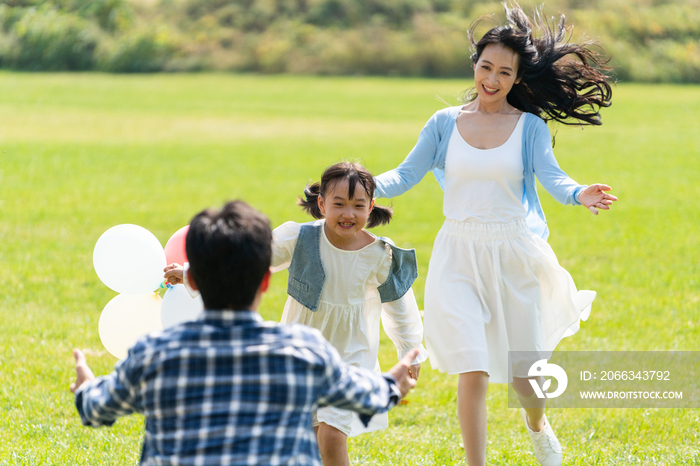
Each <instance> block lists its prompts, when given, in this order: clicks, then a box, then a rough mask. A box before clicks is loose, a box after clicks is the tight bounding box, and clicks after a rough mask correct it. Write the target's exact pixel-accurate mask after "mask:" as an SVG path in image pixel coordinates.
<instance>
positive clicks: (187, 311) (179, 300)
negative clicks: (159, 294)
mask: <svg viewBox="0 0 700 466" xmlns="http://www.w3.org/2000/svg"><path fill="white" fill-rule="evenodd" d="M203 311H204V303H203V302H202V298H201V296H197V297H196V298H193V297H192V296H190V293H189V292H188V291H187V288H185V285H174V286H172V287H170V288H168V290H167V291H166V292H165V295H164V296H163V304H162V305H161V307H160V319H161V322H162V323H163V328H168V327H172V326H174V325H177V324H180V323H182V322H189V321H191V320H195V319H197V318H199V317H200V316H201V315H202V312H203Z"/></svg>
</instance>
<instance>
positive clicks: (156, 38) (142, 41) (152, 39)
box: [100, 31, 175, 73]
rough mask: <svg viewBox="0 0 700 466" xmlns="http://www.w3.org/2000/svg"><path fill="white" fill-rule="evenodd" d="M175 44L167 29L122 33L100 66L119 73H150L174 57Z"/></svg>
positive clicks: (105, 54) (105, 53)
mask: <svg viewBox="0 0 700 466" xmlns="http://www.w3.org/2000/svg"><path fill="white" fill-rule="evenodd" d="M174 52H175V46H174V45H173V44H172V43H171V42H170V38H169V36H168V34H167V31H163V32H161V33H155V32H151V31H135V32H133V33H131V34H126V35H122V36H121V37H119V39H118V40H117V41H116V42H115V43H114V44H112V45H111V49H109V50H107V51H106V52H104V58H103V60H102V62H101V63H100V68H101V69H104V70H105V71H113V72H118V73H148V72H153V71H160V70H162V69H163V68H164V67H165V66H166V64H167V63H168V62H169V60H170V59H171V58H172V57H173V54H174Z"/></svg>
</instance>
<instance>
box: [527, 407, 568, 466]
mask: <svg viewBox="0 0 700 466" xmlns="http://www.w3.org/2000/svg"><path fill="white" fill-rule="evenodd" d="M520 416H522V418H523V421H525V428H526V429H527V433H528V434H530V438H531V439H532V444H533V445H534V446H535V457H536V458H537V461H539V463H540V464H541V465H542V466H561V460H562V451H561V445H560V444H559V440H557V437H556V435H554V432H553V431H552V427H551V426H550V425H549V422H547V416H545V418H544V427H543V428H542V430H541V431H539V432H535V431H533V430H532V429H530V425H529V424H528V422H527V413H526V412H525V410H524V409H523V408H520Z"/></svg>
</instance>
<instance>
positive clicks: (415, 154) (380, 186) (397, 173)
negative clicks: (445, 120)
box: [374, 113, 440, 198]
mask: <svg viewBox="0 0 700 466" xmlns="http://www.w3.org/2000/svg"><path fill="white" fill-rule="evenodd" d="M437 115H438V114H437V113H436V114H435V115H433V116H432V117H431V118H430V120H428V122H427V123H426V124H425V126H424V127H423V130H421V132H420V135H419V136H418V142H416V145H415V146H414V147H413V149H412V150H411V152H410V153H409V154H408V156H407V157H406V159H405V160H404V161H403V162H402V163H401V165H399V166H398V167H397V168H394V169H393V170H389V171H388V172H384V173H382V174H381V175H379V176H377V177H375V178H374V181H375V183H376V184H377V188H376V190H375V191H374V196H375V197H376V198H380V197H386V198H391V197H396V196H398V195H400V194H403V193H405V192H406V191H408V190H409V189H411V188H412V187H414V186H415V185H416V184H418V182H419V181H420V180H422V179H423V177H424V176H425V175H426V173H428V171H430V170H432V169H433V168H435V166H436V164H435V159H436V153H437V148H438V144H439V142H440V137H439V132H438V119H437Z"/></svg>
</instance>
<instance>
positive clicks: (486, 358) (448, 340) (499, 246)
mask: <svg viewBox="0 0 700 466" xmlns="http://www.w3.org/2000/svg"><path fill="white" fill-rule="evenodd" d="M594 299H595V292H594V291H585V290H584V291H578V290H577V289H576V285H575V284H574V281H573V279H572V278H571V275H570V274H569V272H567V271H566V270H565V269H564V268H563V267H561V266H560V265H559V262H558V261H557V258H556V256H555V255H554V252H553V251H552V248H551V247H550V246H549V244H547V242H546V241H544V240H543V239H542V238H539V237H537V236H535V235H534V234H533V233H532V232H530V230H529V229H528V228H527V224H526V222H525V220H524V219H522V220H518V221H515V222H511V223H479V222H460V221H457V220H451V219H447V220H446V221H445V223H444V225H443V226H442V228H441V229H440V232H439V233H438V235H437V237H436V238H435V246H434V247H433V252H432V255H431V257H430V266H429V269H428V277H427V279H426V284H425V341H426V344H427V348H428V352H429V353H430V363H431V365H432V366H433V367H434V368H437V369H439V370H440V371H441V372H447V373H449V374H460V373H463V372H474V371H483V372H486V373H488V374H489V377H490V379H489V380H490V381H491V382H496V383H508V382H512V377H527V375H528V370H529V368H530V363H529V362H528V363H525V362H524V361H520V362H513V363H510V362H509V351H518V352H538V354H547V353H550V352H551V351H553V350H554V348H555V347H556V345H557V344H558V343H559V341H560V340H561V339H562V338H564V337H565V336H569V335H573V334H574V333H575V332H576V331H577V330H578V327H579V324H580V321H581V320H586V319H587V318H588V315H589V314H590V310H591V303H592V302H593V300H594ZM532 362H534V361H532Z"/></svg>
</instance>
